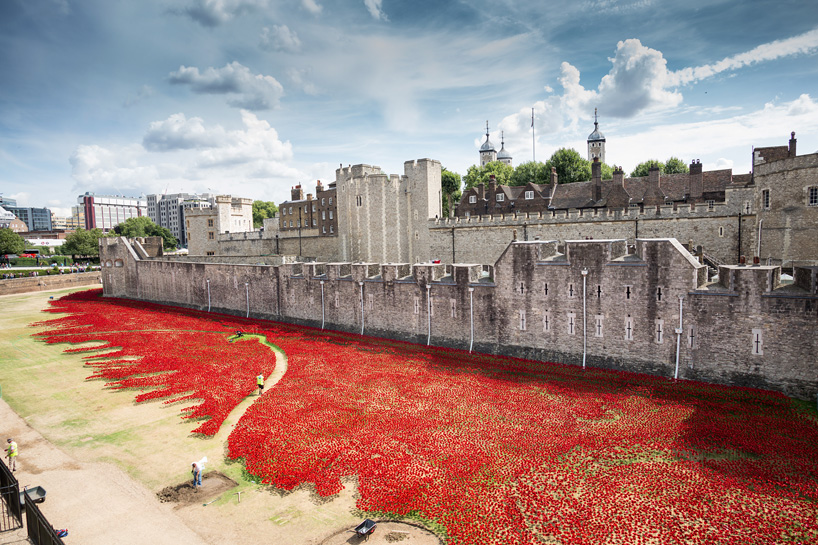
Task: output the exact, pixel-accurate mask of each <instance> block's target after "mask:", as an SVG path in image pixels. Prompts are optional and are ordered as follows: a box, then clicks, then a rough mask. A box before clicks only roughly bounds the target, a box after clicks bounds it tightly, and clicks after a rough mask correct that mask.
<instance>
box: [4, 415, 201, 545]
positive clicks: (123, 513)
mask: <svg viewBox="0 0 818 545" xmlns="http://www.w3.org/2000/svg"><path fill="white" fill-rule="evenodd" d="M0 422H2V423H3V425H2V426H3V427H2V429H3V431H2V433H3V434H4V437H5V436H11V437H14V439H15V440H16V441H17V443H18V445H19V448H20V463H19V469H18V470H17V472H16V473H15V475H16V477H17V480H18V481H19V482H20V485H21V487H22V486H25V485H32V486H42V487H43V488H45V490H46V492H47V495H46V501H45V502H44V503H42V504H40V510H41V511H42V512H43V514H44V515H45V516H46V518H47V519H48V520H49V522H50V523H51V524H53V525H54V526H55V527H57V528H66V527H67V528H68V530H69V537H70V542H71V543H83V544H86V545H110V544H111V543H122V544H131V543H133V544H134V545H136V544H137V543H155V544H167V545H176V544H179V543H189V544H191V545H199V544H202V545H204V544H205V543H207V542H206V541H204V540H203V539H202V538H200V537H199V536H198V535H197V534H196V533H195V532H193V531H192V530H191V529H190V528H188V526H187V525H185V524H184V523H183V522H182V521H181V520H180V518H179V517H178V516H177V515H176V514H175V513H174V512H173V510H172V509H171V508H170V507H168V506H164V505H162V504H160V503H159V501H158V500H157V499H156V498H155V497H154V495H153V494H152V493H151V492H150V491H148V490H147V489H145V487H143V486H141V485H140V484H139V483H137V482H135V481H134V480H133V479H131V478H130V477H128V476H127V475H126V474H125V473H123V472H122V471H121V470H120V469H119V468H117V467H115V466H112V465H110V464H101V463H84V462H79V461H78V460H76V459H75V458H73V457H71V456H69V455H67V454H65V453H64V452H62V451H61V450H60V449H58V448H57V447H55V446H54V445H53V444H51V443H50V442H49V441H47V440H46V439H45V438H44V437H43V436H42V435H40V433H39V432H37V431H36V430H34V429H33V428H32V427H31V426H29V425H28V424H27V423H26V422H25V421H24V420H23V419H22V418H20V417H19V416H18V415H17V414H16V413H15V412H14V411H12V410H11V407H9V405H8V403H6V402H5V401H0ZM24 536H25V530H17V531H14V532H7V533H3V534H0V543H4V544H5V543H16V542H19V541H20V539H21V538H22V537H24Z"/></svg>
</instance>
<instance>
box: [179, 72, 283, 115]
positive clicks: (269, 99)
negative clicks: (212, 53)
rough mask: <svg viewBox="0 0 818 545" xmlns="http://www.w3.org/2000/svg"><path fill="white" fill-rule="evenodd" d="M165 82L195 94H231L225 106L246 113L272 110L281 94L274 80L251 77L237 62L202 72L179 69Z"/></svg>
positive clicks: (260, 76)
mask: <svg viewBox="0 0 818 545" xmlns="http://www.w3.org/2000/svg"><path fill="white" fill-rule="evenodd" d="M168 79H169V81H170V82H171V83H173V84H178V85H189V86H190V89H191V91H193V92H194V93H198V94H213V95H218V94H231V95H233V97H232V98H229V99H228V101H227V103H228V104H230V105H231V106H235V107H237V108H244V109H247V110H269V109H271V108H275V107H277V106H278V103H279V100H280V99H281V96H282V95H283V94H284V88H283V87H282V86H281V84H280V83H279V82H278V81H277V80H276V79H275V78H274V77H272V76H264V75H262V74H253V73H252V72H250V69H249V68H247V67H246V66H244V65H242V64H241V63H239V62H236V61H234V62H231V63H230V64H227V65H225V66H224V67H222V68H212V67H210V68H207V69H205V70H204V71H203V72H199V69H198V68H196V67H195V66H190V67H188V66H180V67H179V70H177V71H176V72H171V73H170V75H169V76H168Z"/></svg>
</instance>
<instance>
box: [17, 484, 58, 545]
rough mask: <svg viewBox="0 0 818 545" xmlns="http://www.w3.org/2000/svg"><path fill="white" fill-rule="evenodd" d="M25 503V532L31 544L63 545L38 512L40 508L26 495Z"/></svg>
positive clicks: (52, 528) (51, 527)
mask: <svg viewBox="0 0 818 545" xmlns="http://www.w3.org/2000/svg"><path fill="white" fill-rule="evenodd" d="M25 503H26V530H27V531H28V538H29V539H30V540H31V542H32V543H34V545H64V543H63V540H62V539H60V538H59V537H58V536H57V532H56V531H55V530H54V527H53V526H51V524H49V522H48V520H46V518H45V516H43V514H42V513H41V512H40V508H39V507H37V504H36V503H34V502H33V501H32V500H31V498H29V497H28V494H26V495H25Z"/></svg>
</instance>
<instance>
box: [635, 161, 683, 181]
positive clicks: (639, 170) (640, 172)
mask: <svg viewBox="0 0 818 545" xmlns="http://www.w3.org/2000/svg"><path fill="white" fill-rule="evenodd" d="M654 166H656V167H659V172H660V173H661V174H687V173H688V172H690V168H689V167H688V166H687V163H685V162H684V161H682V160H681V159H679V158H678V157H671V158H669V159H668V160H667V161H665V162H664V163H663V162H661V161H659V160H658V159H648V160H647V161H643V162H641V163H639V164H638V165H636V168H635V169H633V172H631V178H638V177H642V176H647V175H648V171H649V170H650V168H651V167H654Z"/></svg>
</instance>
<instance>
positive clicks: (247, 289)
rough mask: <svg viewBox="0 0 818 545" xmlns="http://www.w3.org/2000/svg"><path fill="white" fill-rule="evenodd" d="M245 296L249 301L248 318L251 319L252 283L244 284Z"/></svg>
mask: <svg viewBox="0 0 818 545" xmlns="http://www.w3.org/2000/svg"><path fill="white" fill-rule="evenodd" d="M244 296H245V299H246V300H247V318H249V317H250V283H249V282H245V283H244Z"/></svg>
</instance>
